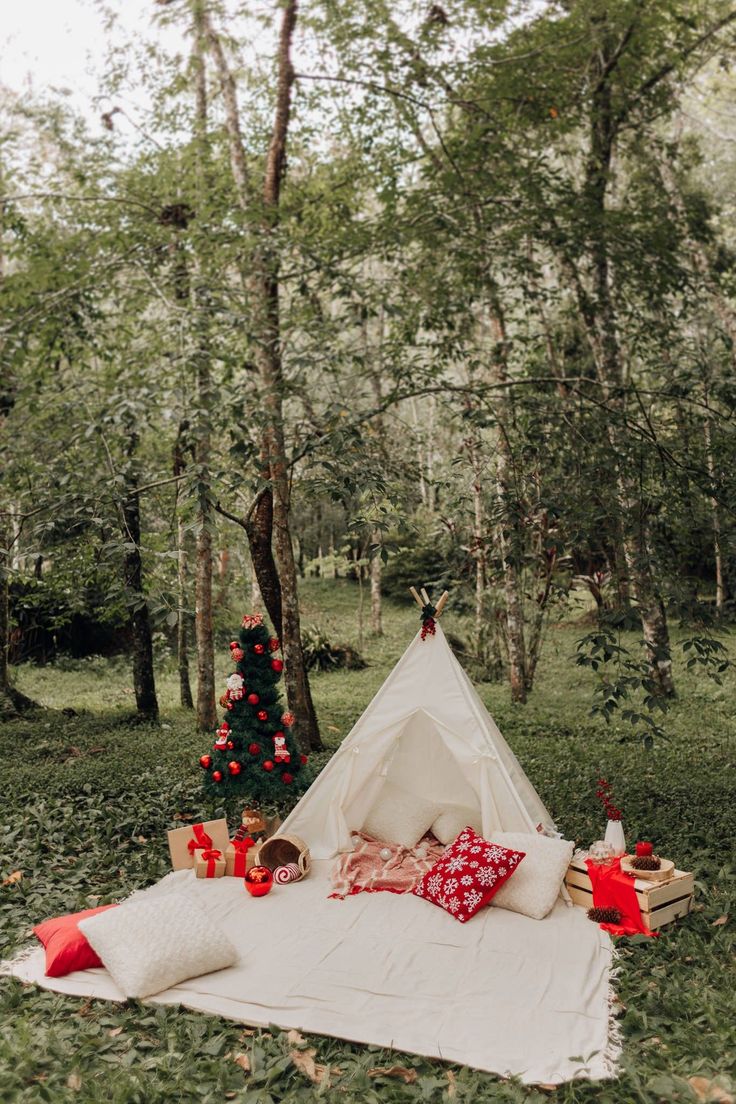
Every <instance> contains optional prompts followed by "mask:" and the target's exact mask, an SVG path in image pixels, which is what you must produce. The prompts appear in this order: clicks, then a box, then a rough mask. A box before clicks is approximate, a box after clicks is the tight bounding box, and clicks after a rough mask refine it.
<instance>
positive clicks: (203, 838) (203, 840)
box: [187, 824, 212, 856]
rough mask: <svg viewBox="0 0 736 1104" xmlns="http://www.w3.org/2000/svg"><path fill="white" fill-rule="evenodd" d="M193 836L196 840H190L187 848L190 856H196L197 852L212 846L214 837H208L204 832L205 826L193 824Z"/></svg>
mask: <svg viewBox="0 0 736 1104" xmlns="http://www.w3.org/2000/svg"><path fill="white" fill-rule="evenodd" d="M192 835H193V836H194V839H190V840H189V843H188V844H187V847H188V848H189V854H190V855H192V856H194V852H195V851H199V850H201V849H202V848H204V847H211V846H212V836H208V835H207V833H206V832H205V830H204V824H193V825H192Z"/></svg>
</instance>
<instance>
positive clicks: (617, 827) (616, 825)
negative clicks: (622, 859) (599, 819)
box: [603, 820, 626, 856]
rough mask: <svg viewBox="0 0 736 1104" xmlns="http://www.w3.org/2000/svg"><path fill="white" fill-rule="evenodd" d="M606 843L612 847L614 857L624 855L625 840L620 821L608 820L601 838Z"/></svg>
mask: <svg viewBox="0 0 736 1104" xmlns="http://www.w3.org/2000/svg"><path fill="white" fill-rule="evenodd" d="M603 838H604V839H605V840H607V841H608V843H612V844H613V847H614V852H613V853H614V856H617V855H625V854H626V838H625V836H624V826H623V824H622V823H621V821H620V820H609V822H608V824H607V825H606V834H605V836H604V837H603Z"/></svg>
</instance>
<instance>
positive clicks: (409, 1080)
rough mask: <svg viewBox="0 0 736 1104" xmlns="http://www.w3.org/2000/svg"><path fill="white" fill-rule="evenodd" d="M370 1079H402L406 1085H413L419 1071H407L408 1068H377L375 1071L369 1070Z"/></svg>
mask: <svg viewBox="0 0 736 1104" xmlns="http://www.w3.org/2000/svg"><path fill="white" fill-rule="evenodd" d="M368 1076H369V1077H397V1078H400V1079H401V1080H402V1081H403V1082H404V1084H406V1085H413V1084H414V1082H415V1081H416V1079H417V1071H416V1070H415V1069H407V1067H406V1066H385V1067H381V1066H376V1068H375V1069H369V1070H368Z"/></svg>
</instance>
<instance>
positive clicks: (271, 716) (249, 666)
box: [199, 614, 307, 804]
mask: <svg viewBox="0 0 736 1104" xmlns="http://www.w3.org/2000/svg"><path fill="white" fill-rule="evenodd" d="M279 649H280V644H279V641H278V639H277V638H276V637H274V636H270V635H269V633H268V630H267V628H266V626H265V625H264V624H263V618H262V617H261V616H260V614H253V615H246V616H245V617H244V618H243V625H242V628H241V630H240V636H239V639H238V640H233V641H232V643H231V644H230V652H231V655H232V659H233V662H234V664H235V671H234V672H233V674H232V675H230V676H229V678H228V680H227V688H226V690H225V693H224V694H223V696H222V697H221V698H220V704H221V705H222V706H223V707H224V708H225V711H226V713H225V720H224V721H223V722H222V724H221V725H220V727H219V728H218V729H217V733H216V737H215V743H214V745H213V748H212V751H211V752H207V754H205V755H203V756H202V757H201V758H200V760H199V765H200V766H201V767H202V769H203V770H204V772H205V781H204V788H205V791H206V792H207V793H209V794H211V795H213V796H216V797H227V796H239V797H240V796H242V797H245V798H247V799H248V800H250V801H253V802H255V803H256V804H257V803H258V802H260V801H268V800H269V799H274V798H280V797H283V796H284V792H285V790H286V789H288V787H289V786H290V785H291V784H292V783H293V782H294V780H295V778H296V776H297V774H298V773H299V772H300V771H301V770H302V769H303V768H304V765H305V764H306V762H307V757H306V755H300V753H299V748H298V747H297V745H296V740H295V739H294V736H293V735H292V733H291V731H290V728H291V725H292V724H293V723H294V717H293V715H292V714H291V713H288V712H286V713H285V712H284V711H283V704H282V702H281V701H280V695H279V690H278V686H277V683H278V681H279V679H280V678H281V672H282V670H283V667H284V664H283V660H281V659H279V657H278V656H277V654H276V653H277V652H278V651H279Z"/></svg>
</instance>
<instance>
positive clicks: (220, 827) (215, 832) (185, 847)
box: [168, 817, 230, 870]
mask: <svg viewBox="0 0 736 1104" xmlns="http://www.w3.org/2000/svg"><path fill="white" fill-rule="evenodd" d="M168 837H169V851H170V853H171V865H172V867H173V869H174V870H190V869H191V868H192V867H193V866H194V855H195V851H196V849H202V848H207V847H214V848H216V850H218V851H221V852H222V854H223V856H224V854H225V851H226V849H227V846H228V844H229V843H230V836H229V835H228V830H227V821H226V820H225V818H224V817H223V818H222V820H205V821H203V822H202V823H200V824H189V825H187V826H186V827H185V828H174V829H172V831H170V832H169V833H168ZM190 844H191V847H190Z"/></svg>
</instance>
